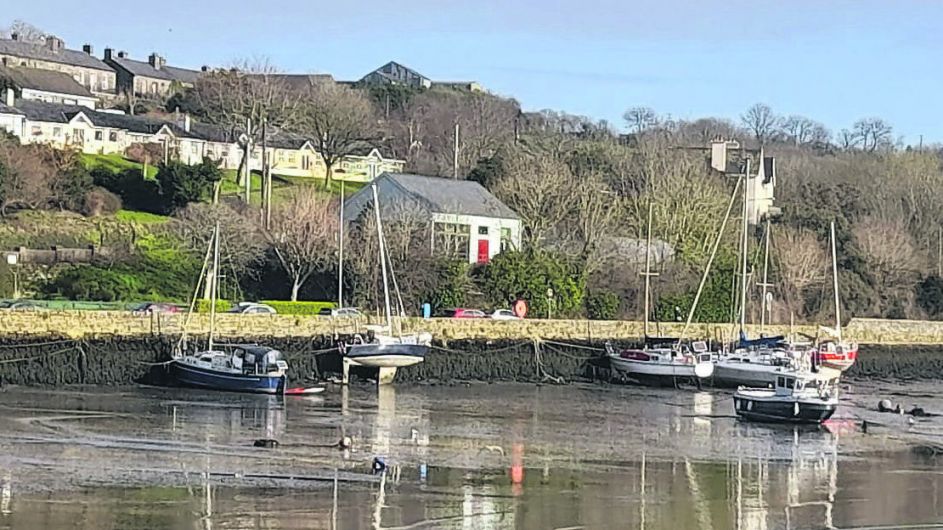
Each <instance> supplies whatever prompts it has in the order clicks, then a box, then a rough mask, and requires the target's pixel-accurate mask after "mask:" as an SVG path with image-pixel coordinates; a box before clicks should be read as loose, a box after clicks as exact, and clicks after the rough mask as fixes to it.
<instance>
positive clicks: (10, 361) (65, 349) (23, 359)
mask: <svg viewBox="0 0 943 530" xmlns="http://www.w3.org/2000/svg"><path fill="white" fill-rule="evenodd" d="M73 350H78V351H80V352H81V350H79V348H78V346H73V347H71V348H63V349H61V350H56V351H53V352H47V353H41V354H39V355H33V356H32V357H19V358H16V359H4V360H2V361H0V364H11V363H21V362H24V361H32V360H34V359H40V358H42V357H46V356H49V355H58V354H60V353H65V352H67V351H73Z"/></svg>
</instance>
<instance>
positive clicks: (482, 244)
mask: <svg viewBox="0 0 943 530" xmlns="http://www.w3.org/2000/svg"><path fill="white" fill-rule="evenodd" d="M490 257H491V255H490V254H489V253H488V240H487V239H479V240H478V263H488V259H489V258H490Z"/></svg>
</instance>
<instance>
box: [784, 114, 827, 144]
mask: <svg viewBox="0 0 943 530" xmlns="http://www.w3.org/2000/svg"><path fill="white" fill-rule="evenodd" d="M781 129H782V134H783V136H785V137H786V139H787V140H788V141H790V142H792V143H793V144H794V145H797V146H801V145H810V144H818V143H827V142H828V139H829V137H830V136H831V134H830V133H829V132H828V129H826V128H825V126H824V125H822V124H821V123H818V122H817V121H815V120H812V119H809V118H806V117H805V116H797V115H793V116H789V117H787V118H785V119H783V120H782V123H781Z"/></svg>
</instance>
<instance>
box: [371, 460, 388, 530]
mask: <svg viewBox="0 0 943 530" xmlns="http://www.w3.org/2000/svg"><path fill="white" fill-rule="evenodd" d="M384 502H386V472H385V471H384V472H383V473H382V474H380V491H378V492H377V502H376V505H375V506H374V508H373V528H374V530H382V528H383V525H382V519H383V503H384Z"/></svg>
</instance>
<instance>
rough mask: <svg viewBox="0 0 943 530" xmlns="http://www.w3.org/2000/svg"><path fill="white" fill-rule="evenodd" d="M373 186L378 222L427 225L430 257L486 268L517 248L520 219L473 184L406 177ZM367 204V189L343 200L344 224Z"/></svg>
mask: <svg viewBox="0 0 943 530" xmlns="http://www.w3.org/2000/svg"><path fill="white" fill-rule="evenodd" d="M373 182H374V184H375V185H376V187H377V194H378V197H379V200H380V205H381V207H380V214H381V216H382V217H383V218H384V219H391V220H396V219H398V218H402V217H404V216H406V215H409V216H418V220H419V221H420V222H423V223H429V226H430V228H431V241H430V251H431V252H432V253H433V254H437V255H451V256H455V257H458V258H462V259H466V260H468V262H469V263H487V262H488V261H490V260H491V258H493V257H494V256H495V255H496V254H498V253H499V252H501V251H502V250H505V249H508V248H519V247H520V242H521V219H520V217H519V216H518V215H517V214H516V213H514V212H513V211H512V210H511V209H510V208H508V207H507V206H506V205H505V204H504V203H502V202H501V201H500V200H498V198H497V197H495V196H494V195H492V194H491V193H490V192H488V190H486V189H485V188H484V187H482V186H481V184H478V183H477V182H472V181H470V180H452V179H446V178H439V177H426V176H422V175H412V174H408V173H384V174H382V175H380V176H379V177H377V178H376V179H375V180H374V181H373ZM372 204H373V191H372V186H367V187H364V188H363V189H361V190H360V191H358V192H357V193H355V194H353V195H351V196H350V198H348V199H347V203H346V205H345V209H344V221H345V222H346V223H352V222H355V221H356V220H357V219H358V218H359V217H360V216H361V215H362V214H364V213H365V212H367V211H369V210H370V208H371V205H372Z"/></svg>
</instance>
